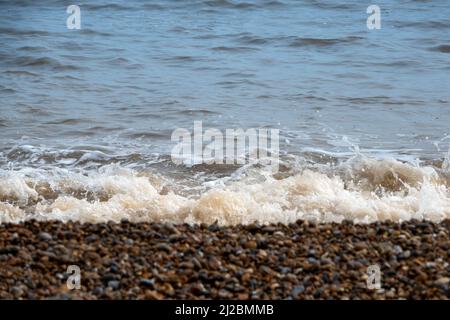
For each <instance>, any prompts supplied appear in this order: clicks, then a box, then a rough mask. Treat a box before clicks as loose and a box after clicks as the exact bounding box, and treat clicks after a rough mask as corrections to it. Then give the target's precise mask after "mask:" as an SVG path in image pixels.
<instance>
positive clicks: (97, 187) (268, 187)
mask: <svg viewBox="0 0 450 320" xmlns="http://www.w3.org/2000/svg"><path fill="white" fill-rule="evenodd" d="M251 170H254V171H255V170H256V171H257V172H258V173H259V176H258V178H255V175H252V174H251ZM258 170H260V171H258ZM299 171H300V173H297V174H294V175H291V176H288V177H286V178H284V179H276V178H275V177H274V176H272V175H271V174H269V173H268V172H270V171H267V170H263V169H255V168H248V170H247V171H246V172H245V174H244V173H243V172H242V169H241V171H240V173H239V174H238V175H235V176H234V177H233V179H225V180H224V179H222V180H221V181H220V183H210V184H208V186H209V189H203V190H202V189H199V190H201V191H199V192H198V194H197V195H196V196H195V197H193V198H188V197H185V196H182V195H177V194H175V193H174V192H172V191H170V190H169V192H162V189H163V188H162V186H163V185H164V183H161V180H160V179H158V177H156V176H154V175H152V174H149V173H146V174H145V175H143V174H142V173H138V172H136V171H133V170H131V169H126V168H122V167H120V166H106V167H103V168H101V169H100V170H98V171H95V172H89V173H86V172H70V171H67V170H56V169H55V171H52V172H50V173H43V172H42V171H39V170H37V169H36V170H35V171H33V170H25V171H23V170H21V171H9V172H8V173H5V172H3V174H2V175H0V199H3V200H2V201H3V202H0V221H1V222H18V221H23V220H27V219H32V218H34V219H40V220H50V219H57V220H62V221H68V220H77V221H81V222H93V223H98V222H106V221H110V220H112V221H120V220H121V219H129V220H131V221H136V222H137V221H164V222H174V223H184V222H187V223H202V222H204V223H214V222H215V221H218V223H219V224H222V225H230V224H231V225H233V224H240V223H242V224H248V223H252V222H254V221H258V222H260V223H277V222H282V223H289V222H294V221H296V220H298V219H309V220H315V221H320V222H329V221H337V222H340V221H342V220H343V219H350V220H353V221H355V222H359V223H368V222H373V221H378V220H394V221H404V220H409V219H413V218H415V219H428V220H432V221H441V220H443V219H446V218H450V193H449V190H448V187H447V186H446V183H445V181H443V180H442V179H441V178H440V176H439V174H438V172H437V171H436V170H435V169H434V168H432V167H417V166H414V165H411V164H407V163H402V162H399V161H396V160H393V159H384V160H374V159H367V158H355V159H351V160H350V161H348V162H347V163H345V164H344V165H342V166H339V167H323V168H321V169H318V168H314V169H311V168H309V169H308V168H306V169H302V170H299ZM44 183H45V184H48V185H49V186H50V187H49V188H50V189H51V190H52V191H53V192H55V193H56V194H57V197H56V198H55V199H52V198H51V197H50V198H48V197H47V198H46V197H45V194H42V191H41V189H39V186H40V185H42V184H44ZM172 183H174V184H176V183H179V184H182V183H183V181H172ZM88 195H89V196H88ZM30 201H32V202H33V204H35V206H34V207H32V206H27V205H26V202H30ZM6 202H9V203H6Z"/></svg>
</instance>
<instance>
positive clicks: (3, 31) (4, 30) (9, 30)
mask: <svg viewBox="0 0 450 320" xmlns="http://www.w3.org/2000/svg"><path fill="white" fill-rule="evenodd" d="M0 34H6V35H10V36H23V37H26V36H32V37H35V36H48V35H51V33H50V32H47V31H42V30H23V29H15V28H0Z"/></svg>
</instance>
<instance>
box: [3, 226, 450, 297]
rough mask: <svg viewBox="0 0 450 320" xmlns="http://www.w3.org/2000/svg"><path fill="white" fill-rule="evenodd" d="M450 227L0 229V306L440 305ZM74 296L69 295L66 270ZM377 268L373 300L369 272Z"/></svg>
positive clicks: (449, 269)
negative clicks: (71, 270) (104, 302)
mask: <svg viewBox="0 0 450 320" xmlns="http://www.w3.org/2000/svg"><path fill="white" fill-rule="evenodd" d="M449 233H450V221H449V220H446V221H444V222H442V223H439V224H438V223H431V222H425V221H409V222H404V223H401V224H399V223H393V222H379V223H375V224H370V225H355V224H353V223H350V222H344V223H342V224H318V225H316V224H311V223H308V222H303V221H298V222H297V223H295V224H290V225H282V224H277V225H267V226H262V225H249V226H230V227H219V226H218V225H209V226H207V225H197V226H190V225H175V226H174V225H170V224H159V223H138V224H135V223H129V222H126V221H123V222H122V223H119V224H114V223H108V224H80V223H72V222H70V223H67V224H64V223H62V222H57V221H52V222H37V221H29V222H25V223H23V224H2V225H0V298H3V299H5V298H6V299H11V298H15V299H48V298H51V299H80V298H81V299H209V298H213V299H329V298H332V299H404V298H406V299H436V298H438V299H448V298H449V297H450V291H449V281H450V279H449V278H450V265H449V262H450V237H449ZM69 265H77V266H79V267H80V270H81V289H80V290H69V289H68V287H67V278H68V276H69V275H68V274H67V272H66V271H67V268H68V266H69ZM370 265H379V267H380V268H381V287H382V288H381V290H370V289H368V288H367V282H366V279H367V277H368V275H367V268H368V266H370Z"/></svg>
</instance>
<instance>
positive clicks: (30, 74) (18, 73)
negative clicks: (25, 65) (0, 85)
mask: <svg viewBox="0 0 450 320" xmlns="http://www.w3.org/2000/svg"><path fill="white" fill-rule="evenodd" d="M3 73H4V74H11V75H14V76H19V77H20V76H24V77H38V76H39V75H38V74H37V73H34V72H29V71H24V70H6V71H3Z"/></svg>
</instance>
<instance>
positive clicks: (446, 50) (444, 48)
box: [431, 45, 450, 53]
mask: <svg viewBox="0 0 450 320" xmlns="http://www.w3.org/2000/svg"><path fill="white" fill-rule="evenodd" d="M431 50H432V51H437V52H442V53H450V45H440V46H437V47H433V48H431Z"/></svg>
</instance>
